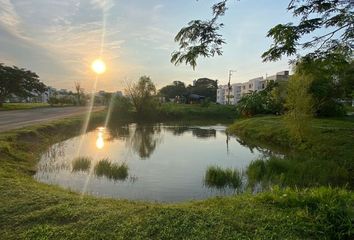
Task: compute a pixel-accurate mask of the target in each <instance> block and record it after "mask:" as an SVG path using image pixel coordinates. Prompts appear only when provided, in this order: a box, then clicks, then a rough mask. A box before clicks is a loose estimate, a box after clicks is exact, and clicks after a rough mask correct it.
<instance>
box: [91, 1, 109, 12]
mask: <svg viewBox="0 0 354 240" xmlns="http://www.w3.org/2000/svg"><path fill="white" fill-rule="evenodd" d="M91 4H92V5H93V6H94V7H95V8H99V9H102V10H103V11H108V10H110V9H111V8H112V7H113V6H114V2H113V1H112V0H91Z"/></svg>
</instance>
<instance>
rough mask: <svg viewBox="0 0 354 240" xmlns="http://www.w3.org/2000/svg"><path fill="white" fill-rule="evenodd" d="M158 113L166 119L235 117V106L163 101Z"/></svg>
mask: <svg viewBox="0 0 354 240" xmlns="http://www.w3.org/2000/svg"><path fill="white" fill-rule="evenodd" d="M160 115H162V117H164V118H167V119H203V120H207V119H235V118H236V117H237V111H236V108H235V106H229V105H218V104H214V103H210V104H209V105H207V106H203V105H200V104H174V103H165V104H162V105H161V107H160Z"/></svg>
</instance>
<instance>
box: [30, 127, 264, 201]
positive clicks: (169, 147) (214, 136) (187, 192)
mask: <svg viewBox="0 0 354 240" xmlns="http://www.w3.org/2000/svg"><path fill="white" fill-rule="evenodd" d="M225 130H226V127H225V126H224V125H210V126H181V125H173V124H152V125H146V124H143V125H140V124H128V125H123V126H118V127H114V128H109V129H105V128H97V129H95V130H94V131H91V132H88V133H86V134H84V135H81V136H77V137H73V138H71V139H68V140H66V141H63V142H59V143H57V144H55V145H53V146H51V147H50V148H49V149H48V151H46V152H45V153H44V154H43V155H42V157H41V159H40V162H39V164H38V169H37V172H36V174H35V178H36V179H37V180H38V181H40V182H44V183H49V184H55V185H59V186H62V187H64V188H67V189H70V190H73V191H77V192H80V193H86V194H92V195H97V196H102V197H113V198H119V199H131V200H148V201H160V202H178V201H184V200H191V199H203V198H208V197H211V196H222V195H230V194H234V193H235V192H238V191H242V188H243V187H244V186H245V185H246V184H245V182H246V181H247V180H246V179H245V176H243V177H242V178H241V182H242V184H241V185H240V186H238V187H237V188H233V187H222V188H220V187H214V186H211V185H210V184H206V182H205V176H206V171H207V169H208V168H209V167H211V166H218V167H220V168H232V169H238V170H239V172H242V171H243V172H244V171H245V170H246V168H247V166H248V165H249V164H250V163H251V162H252V161H253V160H255V159H258V158H261V157H263V154H264V153H263V152H262V151H260V150H257V149H250V148H248V147H246V146H243V145H242V144H241V143H240V142H239V141H238V140H237V139H236V138H235V137H230V136H228V134H227V133H226V132H225Z"/></svg>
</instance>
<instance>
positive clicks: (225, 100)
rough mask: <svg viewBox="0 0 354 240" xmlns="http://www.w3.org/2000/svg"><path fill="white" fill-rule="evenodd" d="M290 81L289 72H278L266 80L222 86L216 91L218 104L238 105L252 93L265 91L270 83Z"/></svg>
mask: <svg viewBox="0 0 354 240" xmlns="http://www.w3.org/2000/svg"><path fill="white" fill-rule="evenodd" d="M288 79H289V71H282V72H278V73H276V74H275V75H273V76H269V77H266V78H263V77H257V78H253V79H251V80H249V81H247V82H244V83H234V84H231V85H230V87H229V86H228V85H220V86H219V87H218V89H217V91H216V102H217V103H219V104H234V105H235V104H237V103H238V101H240V99H241V98H242V96H244V95H246V94H249V93H250V92H257V91H261V90H264V89H265V88H266V87H267V84H268V83H269V81H286V80H288Z"/></svg>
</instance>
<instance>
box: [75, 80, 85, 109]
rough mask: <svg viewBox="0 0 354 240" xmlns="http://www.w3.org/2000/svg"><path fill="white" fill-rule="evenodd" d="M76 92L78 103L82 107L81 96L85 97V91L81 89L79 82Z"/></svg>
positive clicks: (76, 84)
mask: <svg viewBox="0 0 354 240" xmlns="http://www.w3.org/2000/svg"><path fill="white" fill-rule="evenodd" d="M75 90H76V96H77V103H78V104H79V105H81V95H83V93H84V89H83V88H82V87H81V84H80V83H79V82H75Z"/></svg>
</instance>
